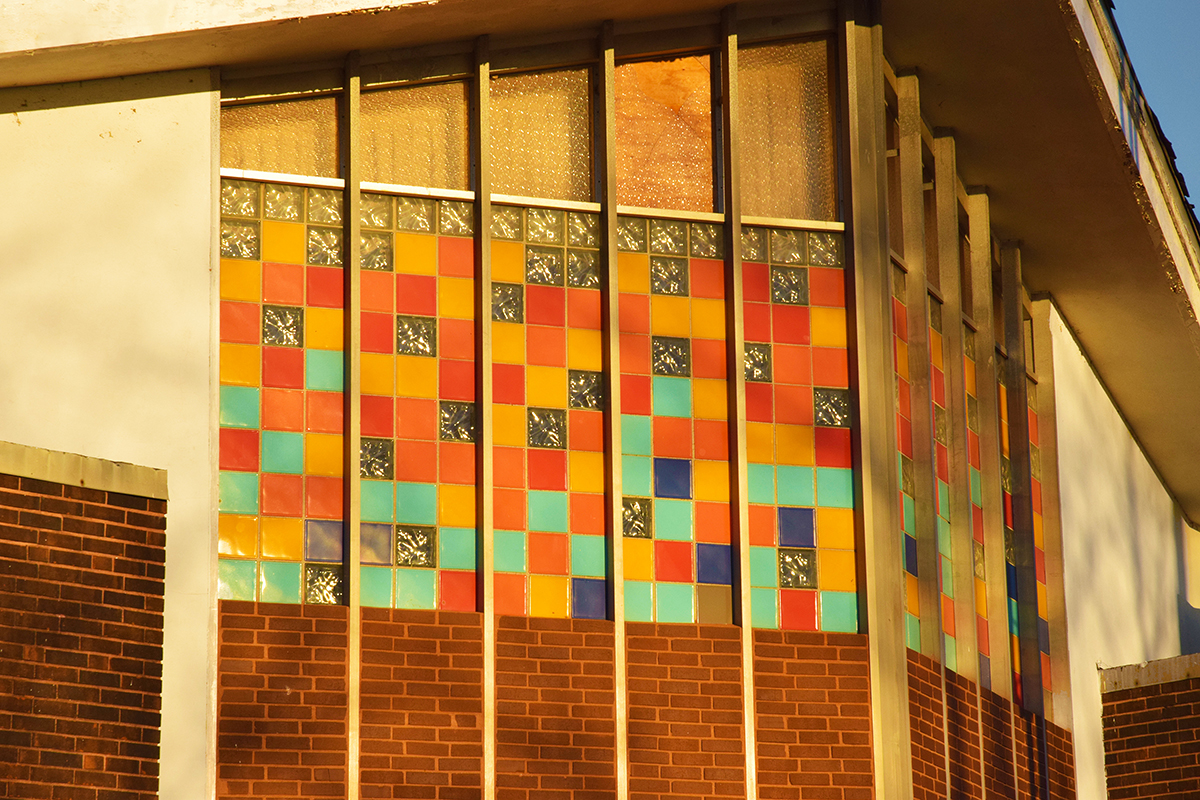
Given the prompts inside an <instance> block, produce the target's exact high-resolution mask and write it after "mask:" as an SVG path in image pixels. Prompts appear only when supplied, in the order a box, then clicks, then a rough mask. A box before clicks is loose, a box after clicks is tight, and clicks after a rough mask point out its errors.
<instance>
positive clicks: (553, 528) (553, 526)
mask: <svg viewBox="0 0 1200 800" xmlns="http://www.w3.org/2000/svg"><path fill="white" fill-rule="evenodd" d="M569 518H570V512H569V511H568V505H567V493H566V492H530V493H529V530H531V531H548V532H551V533H566V532H567V526H568V520H569Z"/></svg>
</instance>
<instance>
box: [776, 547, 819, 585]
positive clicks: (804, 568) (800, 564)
mask: <svg viewBox="0 0 1200 800" xmlns="http://www.w3.org/2000/svg"><path fill="white" fill-rule="evenodd" d="M779 586H780V587H781V588H783V589H815V588H817V551H816V550H810V549H808V548H801V547H796V548H793V547H781V548H779Z"/></svg>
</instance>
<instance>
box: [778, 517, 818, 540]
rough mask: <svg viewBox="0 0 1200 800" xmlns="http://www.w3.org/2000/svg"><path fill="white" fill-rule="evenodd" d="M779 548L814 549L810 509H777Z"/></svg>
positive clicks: (814, 538)
mask: <svg viewBox="0 0 1200 800" xmlns="http://www.w3.org/2000/svg"><path fill="white" fill-rule="evenodd" d="M779 546H780V547H816V537H815V536H814V524H813V510H812V509H811V508H780V509H779Z"/></svg>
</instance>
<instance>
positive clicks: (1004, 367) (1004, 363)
mask: <svg viewBox="0 0 1200 800" xmlns="http://www.w3.org/2000/svg"><path fill="white" fill-rule="evenodd" d="M1007 372H1008V357H1007V356H1000V357H999V358H997V359H996V382H997V383H999V384H1000V385H1001V386H1008V375H1007V374H1006V373H1007Z"/></svg>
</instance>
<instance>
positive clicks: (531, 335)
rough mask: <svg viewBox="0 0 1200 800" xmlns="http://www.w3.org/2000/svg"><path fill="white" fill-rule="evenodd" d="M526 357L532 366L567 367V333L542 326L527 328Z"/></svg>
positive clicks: (563, 330)
mask: <svg viewBox="0 0 1200 800" xmlns="http://www.w3.org/2000/svg"><path fill="white" fill-rule="evenodd" d="M525 347H526V350H525V357H526V359H527V360H528V361H529V363H530V364H537V365H538V366H543V367H565V366H566V365H567V331H566V329H565V328H547V327H545V326H542V325H527V326H525Z"/></svg>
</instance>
